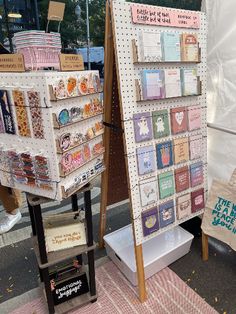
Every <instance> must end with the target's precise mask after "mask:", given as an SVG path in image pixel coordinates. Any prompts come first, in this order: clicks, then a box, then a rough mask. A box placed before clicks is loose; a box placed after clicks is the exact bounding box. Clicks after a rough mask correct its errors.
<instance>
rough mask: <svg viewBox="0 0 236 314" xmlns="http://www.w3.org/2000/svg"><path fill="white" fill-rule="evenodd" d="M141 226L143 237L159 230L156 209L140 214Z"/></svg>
mask: <svg viewBox="0 0 236 314" xmlns="http://www.w3.org/2000/svg"><path fill="white" fill-rule="evenodd" d="M142 225H143V235H144V237H146V236H149V235H150V234H152V233H154V232H156V231H158V230H159V221H158V212H157V207H153V208H151V209H148V210H146V211H145V212H142Z"/></svg>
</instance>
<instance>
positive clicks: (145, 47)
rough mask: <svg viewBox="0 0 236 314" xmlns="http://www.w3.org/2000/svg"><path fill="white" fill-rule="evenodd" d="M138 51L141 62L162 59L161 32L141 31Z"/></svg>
mask: <svg viewBox="0 0 236 314" xmlns="http://www.w3.org/2000/svg"><path fill="white" fill-rule="evenodd" d="M139 51H140V61H141V62H160V61H161V60H162V49H161V33H160V32H157V33H152V32H148V31H141V32H140V34H139Z"/></svg>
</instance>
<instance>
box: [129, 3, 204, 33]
mask: <svg viewBox="0 0 236 314" xmlns="http://www.w3.org/2000/svg"><path fill="white" fill-rule="evenodd" d="M131 10H132V19H133V23H135V24H147V25H160V26H172V27H183V28H196V29H198V28H200V17H199V13H197V12H193V11H192V12H189V11H182V10H173V9H168V8H162V7H146V6H140V5H136V4H134V5H132V6H131Z"/></svg>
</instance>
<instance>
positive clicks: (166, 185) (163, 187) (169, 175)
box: [158, 171, 175, 199]
mask: <svg viewBox="0 0 236 314" xmlns="http://www.w3.org/2000/svg"><path fill="white" fill-rule="evenodd" d="M158 182H159V196H160V199H164V198H166V197H169V196H171V195H173V194H174V193H175V184H174V175H173V172H172V171H168V172H165V173H161V174H160V175H159V176H158Z"/></svg>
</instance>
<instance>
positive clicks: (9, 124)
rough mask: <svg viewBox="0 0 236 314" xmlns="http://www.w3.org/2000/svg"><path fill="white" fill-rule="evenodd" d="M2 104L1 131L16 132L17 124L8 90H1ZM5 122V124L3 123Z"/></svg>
mask: <svg viewBox="0 0 236 314" xmlns="http://www.w3.org/2000/svg"><path fill="white" fill-rule="evenodd" d="M0 105H1V111H2V112H1V113H2V115H1V120H2V117H3V121H1V133H3V132H4V129H5V132H6V133H8V134H15V125H14V120H13V115H12V110H11V104H10V101H9V95H8V92H7V91H6V90H0ZM2 122H4V126H3V123H2Z"/></svg>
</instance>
